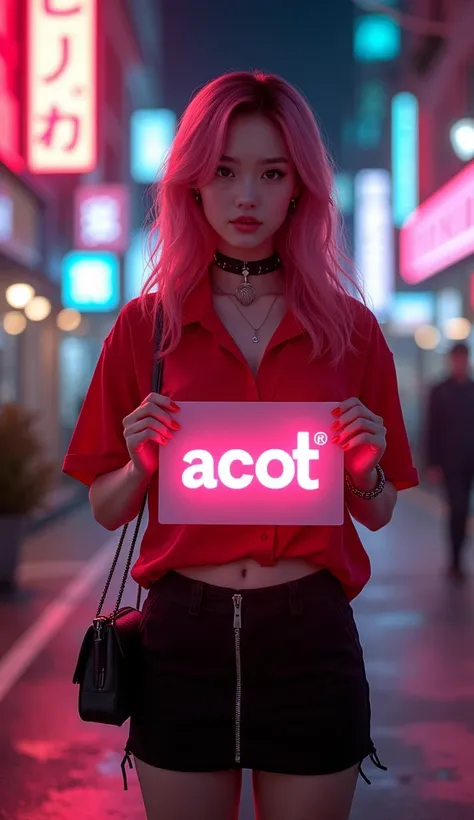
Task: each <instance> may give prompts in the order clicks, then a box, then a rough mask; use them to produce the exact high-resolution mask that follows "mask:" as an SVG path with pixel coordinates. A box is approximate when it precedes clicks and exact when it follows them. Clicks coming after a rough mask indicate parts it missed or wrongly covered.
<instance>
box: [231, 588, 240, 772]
mask: <svg viewBox="0 0 474 820" xmlns="http://www.w3.org/2000/svg"><path fill="white" fill-rule="evenodd" d="M232 601H233V603H234V640H235V666H236V671H237V683H236V690H235V762H236V763H240V724H241V712H242V663H241V655H240V630H241V627H242V612H241V607H242V595H240V593H239V594H237V595H233V596H232Z"/></svg>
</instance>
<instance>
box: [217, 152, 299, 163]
mask: <svg viewBox="0 0 474 820" xmlns="http://www.w3.org/2000/svg"><path fill="white" fill-rule="evenodd" d="M221 162H234V163H240V159H236V158H235V157H227V156H226V155H225V154H223V156H222V157H221ZM259 163H260V165H276V164H277V163H280V164H283V163H286V164H288V160H287V159H286V157H268V158H267V159H260V160H259Z"/></svg>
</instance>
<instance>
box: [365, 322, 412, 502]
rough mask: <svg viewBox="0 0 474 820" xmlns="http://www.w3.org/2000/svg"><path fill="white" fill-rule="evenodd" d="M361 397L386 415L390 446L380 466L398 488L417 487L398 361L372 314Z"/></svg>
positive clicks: (374, 410)
mask: <svg viewBox="0 0 474 820" xmlns="http://www.w3.org/2000/svg"><path fill="white" fill-rule="evenodd" d="M359 398H360V400H361V401H362V403H363V404H365V406H366V407H367V408H368V409H369V410H371V411H372V412H373V413H375V414H376V415H378V416H381V417H382V418H383V422H384V426H385V427H386V430H387V447H386V450H385V453H384V455H383V457H382V459H381V462H380V466H381V467H382V469H383V471H384V473H385V475H386V477H387V480H388V481H390V482H391V483H392V484H393V485H394V486H395V487H396V488H397V490H406V489H408V488H410V487H416V486H417V485H418V484H419V477H418V471H417V469H416V468H415V466H414V464H413V459H412V454H411V450H410V445H409V442H408V436H407V432H406V428H405V422H404V419H403V413H402V408H401V403H400V396H399V392H398V380H397V373H396V369H395V362H394V359H393V354H392V351H391V350H390V348H389V346H388V344H387V342H386V340H385V337H384V335H383V333H382V331H381V329H380V326H379V324H378V322H377V320H376V318H375V316H372V322H371V329H370V336H369V344H368V348H367V359H366V367H365V373H364V379H363V385H362V390H361V393H360V396H359Z"/></svg>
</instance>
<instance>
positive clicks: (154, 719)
mask: <svg viewBox="0 0 474 820" xmlns="http://www.w3.org/2000/svg"><path fill="white" fill-rule="evenodd" d="M140 655H141V656H140V668H139V670H137V691H136V698H135V704H134V708H133V714H132V716H131V720H130V734H129V738H128V741H127V745H126V747H125V757H124V759H123V761H122V772H123V774H124V782H125V788H126V787H127V784H126V777H125V767H126V764H127V763H128V765H129V766H131V763H132V762H131V755H134V756H135V757H137V758H138V759H139V760H142V761H144V762H145V763H148V764H150V765H151V766H156V767H159V768H162V769H171V770H175V771H181V772H211V771H224V770H227V769H240V768H245V769H255V770H260V771H266V772H276V773H282V774H298V775H321V774H330V773H333V772H340V771H343V770H344V769H348V768H350V767H352V766H354V765H355V764H359V771H360V773H361V774H362V776H363V777H364V779H365V780H366V782H370V781H368V780H367V778H366V777H365V775H364V773H363V772H362V769H361V762H362V761H363V759H364V758H365V757H366V756H368V755H370V757H371V759H372V761H373V763H374V764H375V765H376V766H378V767H379V768H384V767H382V765H381V764H380V761H379V760H378V757H377V752H376V749H375V746H374V744H373V742H372V740H371V736H370V700H369V687H368V683H367V678H366V674H365V668H364V660H363V655H362V649H361V645H360V642H359V635H358V632H357V628H356V625H355V622H354V617H353V613H352V607H351V605H350V603H349V602H348V600H347V597H346V595H345V593H344V591H343V589H342V587H341V584H340V583H339V581H338V580H337V579H336V578H335V577H334V576H333V575H332V574H331V573H330V572H328V571H327V570H320V571H317V572H314V573H312V574H311V575H308V576H306V577H304V578H302V579H300V580H297V581H291V582H288V583H284V584H278V585H276V586H271V587H265V588H260V589H250V590H247V589H245V590H241V591H239V590H235V589H228V588H225V587H219V586H214V585H212V584H207V583H203V582H201V581H195V580H192V579H189V578H186V577H185V576H183V575H179V574H178V573H176V572H169V573H167V574H166V575H165V576H164V577H163V578H161V579H160V580H159V581H157V582H156V583H155V584H154V585H153V586H152V587H151V589H150V591H149V594H148V596H147V598H146V600H145V603H144V606H143V617H142V623H141V653H140Z"/></svg>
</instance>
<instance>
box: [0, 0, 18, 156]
mask: <svg viewBox="0 0 474 820" xmlns="http://www.w3.org/2000/svg"><path fill="white" fill-rule="evenodd" d="M17 11H18V9H17V0H0V159H1V160H3V162H4V163H5V165H7V166H8V167H9V168H10V169H11V170H12V171H14V172H18V171H21V170H22V168H23V165H24V162H23V159H22V157H21V156H20V109H19V100H18V77H19V70H18V69H19V67H18V32H17Z"/></svg>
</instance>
